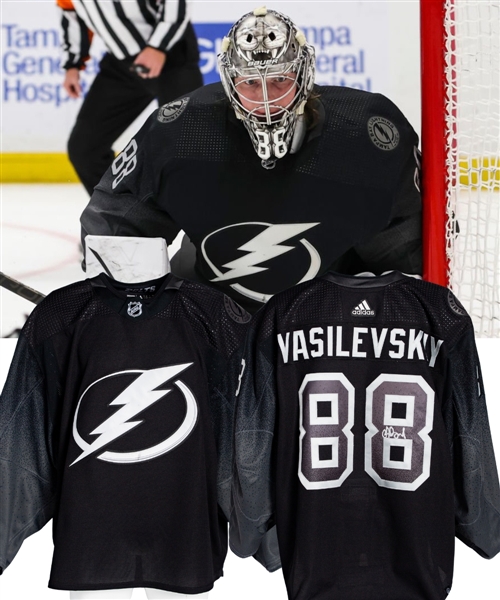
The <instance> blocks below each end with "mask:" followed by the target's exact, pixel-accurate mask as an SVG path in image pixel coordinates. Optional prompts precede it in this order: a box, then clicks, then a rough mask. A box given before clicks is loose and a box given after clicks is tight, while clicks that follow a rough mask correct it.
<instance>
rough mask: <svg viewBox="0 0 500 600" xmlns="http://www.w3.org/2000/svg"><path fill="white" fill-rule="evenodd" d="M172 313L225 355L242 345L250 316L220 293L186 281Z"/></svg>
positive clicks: (183, 281)
mask: <svg viewBox="0 0 500 600" xmlns="http://www.w3.org/2000/svg"><path fill="white" fill-rule="evenodd" d="M172 311H173V312H174V313H175V315H176V316H177V317H179V318H182V319H184V320H185V321H187V322H188V323H189V325H190V327H191V328H192V330H193V331H194V332H195V333H196V335H197V336H198V337H201V339H202V340H204V342H205V343H207V344H208V345H210V346H212V347H213V348H215V349H216V350H217V351H218V352H219V353H222V354H224V355H226V356H229V355H231V354H232V353H233V352H234V351H235V350H236V349H237V348H239V347H240V346H241V345H242V343H243V341H244V339H245V335H246V333H247V328H248V325H249V323H250V321H251V315H250V314H249V313H247V312H246V311H245V310H244V309H243V308H242V307H241V306H240V305H239V304H237V303H236V302H235V301H234V300H232V299H231V298H229V296H226V295H225V294H224V293H223V292H221V291H219V290H217V289H215V288H212V287H210V286H208V285H205V284H203V283H197V282H194V281H190V280H187V279H185V280H182V288H181V289H180V292H179V294H178V295H177V301H176V303H175V305H172Z"/></svg>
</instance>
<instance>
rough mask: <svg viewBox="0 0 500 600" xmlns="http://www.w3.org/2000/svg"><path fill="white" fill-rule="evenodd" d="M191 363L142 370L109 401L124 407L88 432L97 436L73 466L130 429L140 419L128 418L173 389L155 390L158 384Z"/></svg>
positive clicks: (163, 382) (137, 423) (111, 404)
mask: <svg viewBox="0 0 500 600" xmlns="http://www.w3.org/2000/svg"><path fill="white" fill-rule="evenodd" d="M192 364H193V363H185V364H182V365H175V366H172V367H161V368H159V369H151V370H150V371H145V372H144V373H142V375H140V376H139V377H138V378H137V379H136V380H135V381H134V382H133V383H131V384H130V385H129V386H128V387H127V388H125V389H124V390H123V392H122V393H121V394H120V395H119V396H118V397H117V398H115V399H114V400H113V402H111V403H110V406H113V405H117V406H120V405H121V406H123V408H121V409H120V410H118V411H116V412H115V413H114V414H113V415H111V417H109V419H106V421H104V423H102V424H101V425H99V427H97V428H96V429H94V431H92V432H91V433H90V435H98V434H100V435H99V437H98V438H96V439H95V440H94V441H93V442H92V443H91V444H88V446H87V447H86V448H85V450H84V451H83V452H82V454H80V456H79V457H78V458H77V459H76V460H75V461H74V462H72V463H71V465H70V466H73V465H74V464H76V463H77V462H79V461H80V460H82V459H83V458H85V457H86V456H88V455H89V454H92V453H93V452H95V451H96V450H99V449H100V448H102V447H103V446H106V444H108V443H109V442H112V441H113V440H115V439H116V438H118V437H120V436H121V435H123V434H124V433H127V431H130V430H131V429H133V428H134V427H136V426H137V425H139V424H140V423H142V421H131V422H128V423H126V421H128V420H129V419H131V418H132V417H135V415H137V414H139V413H140V412H142V411H143V410H144V409H145V408H148V406H151V405H152V404H154V403H155V402H157V401H158V400H160V398H163V397H165V396H166V395H167V394H168V393H169V392H171V391H172V390H171V389H169V390H158V391H155V388H157V387H158V386H159V385H162V384H165V383H166V382H167V381H168V380H169V379H171V378H172V377H175V376H176V375H178V374H179V373H180V372H181V371H184V369H187V368H188V367H190V366H191V365H192Z"/></svg>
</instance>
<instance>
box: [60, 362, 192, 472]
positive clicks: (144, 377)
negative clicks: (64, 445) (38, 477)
mask: <svg viewBox="0 0 500 600" xmlns="http://www.w3.org/2000/svg"><path fill="white" fill-rule="evenodd" d="M192 364H193V363H184V364H180V365H174V366H170V367H160V368H158V369H150V370H148V371H144V370H129V371H119V372H117V373H112V374H110V375H106V376H105V377H101V378H100V379H98V380H97V381H95V382H94V383H92V384H91V385H89V386H88V387H87V389H86V390H85V391H84V392H83V394H82V395H81V397H80V399H79V401H78V405H77V407H76V411H75V415H74V418H73V437H74V439H75V442H76V443H77V444H78V446H79V447H80V448H81V449H82V453H81V454H80V455H79V456H78V457H77V458H76V460H74V461H73V462H72V463H71V465H70V466H73V465H74V464H76V463H78V462H80V461H81V460H83V459H84V458H86V457H87V456H90V455H95V453H97V452H98V451H99V450H102V449H103V448H105V447H109V446H110V445H115V446H116V445H117V442H116V441H117V440H119V441H120V442H121V446H122V447H121V448H120V449H116V448H113V450H109V449H108V450H106V451H105V452H103V453H101V454H98V455H96V457H97V458H98V459H100V460H103V461H106V462H111V463H138V462H143V461H146V460H151V459H153V458H156V457H158V456H161V455H162V454H165V453H166V452H170V451H171V450H173V449H174V448H175V447H176V446H179V444H182V442H184V440H185V439H186V438H187V437H188V436H189V434H190V433H191V431H192V430H193V429H194V427H195V425H196V420H197V415H198V405H197V404H196V399H195V397H194V396H193V393H192V392H191V390H190V389H189V388H188V387H187V386H186V384H185V383H183V382H182V381H181V380H180V379H176V380H175V381H174V382H173V383H174V385H175V386H176V387H177V389H178V390H179V391H180V393H181V396H183V398H184V402H182V401H181V402H180V404H183V405H184V407H179V406H177V413H181V416H178V415H177V422H176V423H175V424H174V430H173V431H168V430H167V429H165V430H162V427H160V431H159V432H158V431H154V432H153V431H151V430H149V431H145V432H143V434H142V435H141V436H136V437H135V439H132V440H130V438H134V436H133V435H132V436H130V435H129V436H125V434H128V432H129V431H131V430H132V429H135V428H136V427H137V426H138V425H141V424H142V423H144V422H146V421H148V419H149V421H150V422H151V421H155V418H154V417H152V416H151V414H150V415H149V417H148V415H146V416H144V418H142V419H139V420H137V419H135V417H137V415H139V413H142V412H143V411H144V410H146V409H148V408H150V407H152V406H153V405H155V404H156V403H161V402H165V400H164V399H165V397H166V396H167V395H168V394H169V393H170V392H171V391H172V388H170V389H165V388H164V385H165V384H166V383H167V382H168V381H169V380H171V379H173V378H175V377H177V375H179V374H180V373H181V372H182V371H184V370H185V369H187V368H188V367H190V366H191V365H192ZM127 384H128V385H127ZM160 388H163V389H160ZM113 389H114V390H116V391H115V392H114V393H113V395H114V396H115V397H114V400H112V401H111V402H103V401H102V398H103V396H104V397H106V396H109V393H110V390H113ZM166 402H169V400H166ZM170 402H171V403H172V407H169V414H170V412H175V411H174V409H173V404H174V402H172V401H171V400H170ZM177 405H179V398H177ZM109 406H111V407H115V406H120V408H119V409H118V410H116V411H115V412H114V413H113V414H112V415H111V416H108V414H109V408H108V407H109ZM82 407H83V408H84V409H86V410H83V411H82ZM170 408H172V410H170ZM82 412H83V413H85V414H84V415H83V416H82V414H81V413H82ZM159 414H161V415H162V416H163V415H164V412H163V411H162V412H161V413H159ZM96 415H97V417H96ZM103 415H104V418H103ZM96 418H97V420H98V425H97V427H95V422H94V423H93V424H92V426H89V424H90V423H92V421H93V420H94V421H95V419H96ZM132 419H134V420H132ZM173 420H174V421H175V418H173ZM156 421H157V422H158V421H160V422H161V423H162V424H163V422H164V421H166V420H165V419H164V418H161V417H160V418H159V416H156ZM85 432H86V433H85ZM123 437H125V440H127V438H128V441H126V442H125V443H124V442H123ZM84 438H87V439H84ZM137 445H139V447H137Z"/></svg>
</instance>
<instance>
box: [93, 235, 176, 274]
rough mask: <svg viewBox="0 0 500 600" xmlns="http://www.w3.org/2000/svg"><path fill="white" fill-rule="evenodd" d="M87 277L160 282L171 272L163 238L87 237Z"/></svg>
mask: <svg viewBox="0 0 500 600" xmlns="http://www.w3.org/2000/svg"><path fill="white" fill-rule="evenodd" d="M85 263H86V274H87V277H95V276H96V275H98V274H99V273H106V275H108V276H109V277H111V278H112V279H116V280H117V281H121V282H123V283H142V282H144V281H150V280H151V279H158V278H160V277H163V275H166V274H167V273H168V272H169V271H170V262H169V259H168V252H167V242H166V241H165V240H164V239H163V238H145V237H128V236H127V237H122V236H114V235H88V236H87V237H86V238H85Z"/></svg>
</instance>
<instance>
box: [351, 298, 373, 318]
mask: <svg viewBox="0 0 500 600" xmlns="http://www.w3.org/2000/svg"><path fill="white" fill-rule="evenodd" d="M351 315H354V316H355V317H373V316H375V311H374V310H372V309H371V308H370V305H369V304H368V302H367V301H366V300H363V302H361V304H358V306H356V308H353V309H352V311H351Z"/></svg>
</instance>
